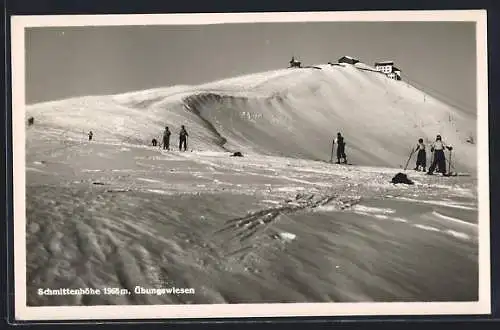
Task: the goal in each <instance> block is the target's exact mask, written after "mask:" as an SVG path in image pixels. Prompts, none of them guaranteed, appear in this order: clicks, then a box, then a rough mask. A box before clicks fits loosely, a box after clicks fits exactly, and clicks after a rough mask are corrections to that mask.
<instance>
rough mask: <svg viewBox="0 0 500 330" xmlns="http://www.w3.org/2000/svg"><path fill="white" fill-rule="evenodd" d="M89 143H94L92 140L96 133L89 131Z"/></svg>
mask: <svg viewBox="0 0 500 330" xmlns="http://www.w3.org/2000/svg"><path fill="white" fill-rule="evenodd" d="M88 135H89V141H92V138H93V137H94V133H92V131H89V134H88Z"/></svg>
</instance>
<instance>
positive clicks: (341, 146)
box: [335, 132, 347, 164]
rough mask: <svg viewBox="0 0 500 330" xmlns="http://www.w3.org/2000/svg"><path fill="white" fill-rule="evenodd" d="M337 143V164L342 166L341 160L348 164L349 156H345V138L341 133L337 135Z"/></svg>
mask: <svg viewBox="0 0 500 330" xmlns="http://www.w3.org/2000/svg"><path fill="white" fill-rule="evenodd" d="M335 142H336V143H337V164H340V160H341V159H343V161H342V163H344V164H347V156H346V154H345V145H346V143H345V142H344V137H343V136H342V135H341V134H340V132H339V133H337V139H336V140H335Z"/></svg>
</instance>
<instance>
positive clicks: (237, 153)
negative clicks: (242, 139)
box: [231, 151, 243, 157]
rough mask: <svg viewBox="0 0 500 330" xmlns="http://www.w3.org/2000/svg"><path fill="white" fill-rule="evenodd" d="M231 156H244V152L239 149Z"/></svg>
mask: <svg viewBox="0 0 500 330" xmlns="http://www.w3.org/2000/svg"><path fill="white" fill-rule="evenodd" d="M231 157H243V154H242V153H241V152H239V151H236V152H235V153H234V154H232V155H231Z"/></svg>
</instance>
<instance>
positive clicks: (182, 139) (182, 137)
mask: <svg viewBox="0 0 500 330" xmlns="http://www.w3.org/2000/svg"><path fill="white" fill-rule="evenodd" d="M188 136H189V134H188V132H187V131H186V127H184V125H182V126H181V131H180V133H179V151H181V150H182V147H184V151H186V150H187V138H188Z"/></svg>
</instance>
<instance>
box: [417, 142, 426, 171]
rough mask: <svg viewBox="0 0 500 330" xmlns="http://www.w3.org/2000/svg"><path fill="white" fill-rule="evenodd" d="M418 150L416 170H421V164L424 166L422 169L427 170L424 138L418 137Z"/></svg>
mask: <svg viewBox="0 0 500 330" xmlns="http://www.w3.org/2000/svg"><path fill="white" fill-rule="evenodd" d="M416 150H418V153H417V164H416V165H415V171H418V170H420V166H421V167H422V171H423V172H425V169H426V168H427V155H426V153H425V144H424V139H418V145H417V148H416Z"/></svg>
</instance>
